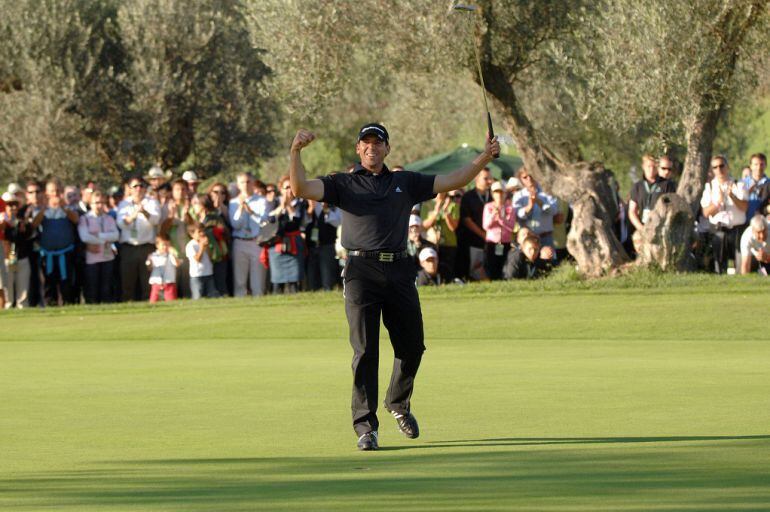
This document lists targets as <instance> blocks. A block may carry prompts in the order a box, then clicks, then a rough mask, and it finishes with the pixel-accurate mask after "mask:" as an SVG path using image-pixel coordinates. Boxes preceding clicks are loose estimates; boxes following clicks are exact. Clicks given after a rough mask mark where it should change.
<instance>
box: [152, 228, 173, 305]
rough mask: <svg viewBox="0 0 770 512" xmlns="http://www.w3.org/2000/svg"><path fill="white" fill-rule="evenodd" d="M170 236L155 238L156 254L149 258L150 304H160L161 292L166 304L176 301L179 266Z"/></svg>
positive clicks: (163, 235)
mask: <svg viewBox="0 0 770 512" xmlns="http://www.w3.org/2000/svg"><path fill="white" fill-rule="evenodd" d="M170 246H171V241H170V240H169V238H168V235H165V234H160V235H158V236H156V237H155V252H154V253H152V254H150V255H149V256H148V257H147V266H148V267H150V303H155V302H158V298H159V296H160V293H161V291H163V300H165V301H166V302H168V301H170V300H176V295H177V294H176V267H177V266H179V260H177V258H176V256H175V255H174V253H173V251H170V250H169V248H170Z"/></svg>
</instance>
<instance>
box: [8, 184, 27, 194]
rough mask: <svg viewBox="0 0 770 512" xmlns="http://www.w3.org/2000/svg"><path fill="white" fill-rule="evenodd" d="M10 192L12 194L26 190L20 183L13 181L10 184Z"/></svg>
mask: <svg viewBox="0 0 770 512" xmlns="http://www.w3.org/2000/svg"><path fill="white" fill-rule="evenodd" d="M8 192H10V193H11V194H18V193H19V192H24V189H22V188H21V187H20V186H19V184H18V183H11V184H10V185H8Z"/></svg>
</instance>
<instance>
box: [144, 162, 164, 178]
mask: <svg viewBox="0 0 770 512" xmlns="http://www.w3.org/2000/svg"><path fill="white" fill-rule="evenodd" d="M147 177H148V178H149V179H154V178H165V177H166V174H165V173H164V172H163V169H161V168H160V167H159V166H157V165H153V166H152V167H150V170H149V171H148V172H147Z"/></svg>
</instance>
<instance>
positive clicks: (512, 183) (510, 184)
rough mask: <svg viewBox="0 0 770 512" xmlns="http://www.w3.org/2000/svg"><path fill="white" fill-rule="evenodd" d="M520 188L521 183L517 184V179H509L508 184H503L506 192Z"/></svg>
mask: <svg viewBox="0 0 770 512" xmlns="http://www.w3.org/2000/svg"><path fill="white" fill-rule="evenodd" d="M520 186H521V183H520V182H519V178H516V177H514V178H511V179H509V180H508V183H506V184H505V188H507V189H508V190H510V189H513V188H519V187H520Z"/></svg>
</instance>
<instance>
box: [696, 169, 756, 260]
mask: <svg viewBox="0 0 770 512" xmlns="http://www.w3.org/2000/svg"><path fill="white" fill-rule="evenodd" d="M711 170H712V171H713V172H714V179H713V180H711V181H710V182H708V183H706V187H705V188H704V189H703V196H702V197H701V201H700V206H701V209H702V210H703V215H705V216H706V217H708V219H709V224H710V228H711V232H712V235H713V236H712V250H713V252H714V271H715V272H716V273H717V274H722V273H725V272H727V261H728V259H730V258H734V261H735V268H736V269H739V268H740V259H741V256H740V254H741V253H740V250H739V249H740V246H739V244H738V237H739V236H740V228H741V227H742V226H743V225H744V224H745V223H746V210H747V208H748V194H747V193H746V187H745V185H744V184H743V183H742V182H740V181H739V182H736V181H735V180H733V179H732V178H731V177H730V168H729V167H728V164H727V158H726V157H725V156H722V155H719V156H715V157H714V158H712V159H711Z"/></svg>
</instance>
